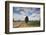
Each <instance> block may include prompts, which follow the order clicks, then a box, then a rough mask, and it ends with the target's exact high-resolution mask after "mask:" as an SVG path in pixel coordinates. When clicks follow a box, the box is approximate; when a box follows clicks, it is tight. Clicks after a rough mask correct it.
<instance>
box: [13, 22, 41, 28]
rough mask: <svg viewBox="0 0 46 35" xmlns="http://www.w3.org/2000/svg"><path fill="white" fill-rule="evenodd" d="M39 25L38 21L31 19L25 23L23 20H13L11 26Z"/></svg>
mask: <svg viewBox="0 0 46 35" xmlns="http://www.w3.org/2000/svg"><path fill="white" fill-rule="evenodd" d="M39 26H40V22H39V21H33V22H32V21H31V22H28V23H25V22H24V21H23V22H22V21H20V22H17V21H16V22H15V21H14V22H13V28H23V27H39Z"/></svg>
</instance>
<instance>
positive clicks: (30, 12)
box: [13, 7, 40, 21]
mask: <svg viewBox="0 0 46 35" xmlns="http://www.w3.org/2000/svg"><path fill="white" fill-rule="evenodd" d="M26 16H28V18H29V20H40V8H34V7H33V8H31V7H13V19H14V20H22V21H23V20H25V17H26Z"/></svg>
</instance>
